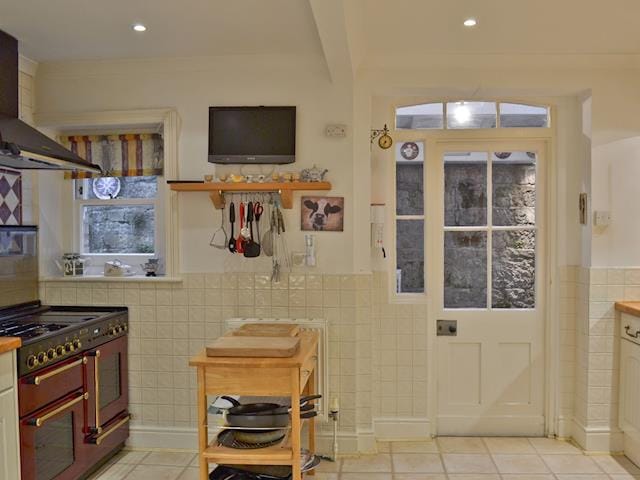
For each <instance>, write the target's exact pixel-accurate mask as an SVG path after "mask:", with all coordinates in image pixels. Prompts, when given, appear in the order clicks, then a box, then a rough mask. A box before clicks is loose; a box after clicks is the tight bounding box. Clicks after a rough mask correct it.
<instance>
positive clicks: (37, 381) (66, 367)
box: [27, 357, 87, 385]
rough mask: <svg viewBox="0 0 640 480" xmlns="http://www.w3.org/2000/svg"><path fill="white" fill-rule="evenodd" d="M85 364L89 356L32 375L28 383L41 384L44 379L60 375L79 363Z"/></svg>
mask: <svg viewBox="0 0 640 480" xmlns="http://www.w3.org/2000/svg"><path fill="white" fill-rule="evenodd" d="M83 364H84V365H86V364H87V357H82V358H79V359H78V360H76V361H75V362H71V363H68V364H66V365H63V366H62V367H60V368H56V369H55V370H51V371H50V372H47V373H45V374H42V375H36V376H35V377H31V378H29V379H27V383H29V384H32V385H40V384H41V383H42V382H43V381H44V380H47V379H48V378H51V377H55V376H56V375H60V374H61V373H64V372H66V371H67V370H71V369H72V368H74V367H77V366H78V365H83Z"/></svg>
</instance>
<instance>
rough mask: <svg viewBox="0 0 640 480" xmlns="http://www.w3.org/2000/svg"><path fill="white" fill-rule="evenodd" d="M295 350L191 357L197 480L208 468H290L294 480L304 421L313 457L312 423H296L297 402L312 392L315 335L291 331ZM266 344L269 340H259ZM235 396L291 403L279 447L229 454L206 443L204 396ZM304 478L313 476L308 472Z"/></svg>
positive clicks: (297, 473)
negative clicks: (289, 353)
mask: <svg viewBox="0 0 640 480" xmlns="http://www.w3.org/2000/svg"><path fill="white" fill-rule="evenodd" d="M296 333H297V337H298V338H299V339H300V343H299V347H298V349H297V351H296V352H295V353H294V354H293V356H290V357H249V356H247V357H245V356H234V357H232V356H225V357H222V356H207V350H203V351H202V352H201V353H200V354H199V355H196V356H195V357H193V358H191V360H190V361H189V365H191V366H192V367H196V368H197V370H198V449H199V460H200V480H207V479H208V475H209V463H217V464H224V465H291V467H292V473H293V476H292V478H293V480H300V479H301V478H302V473H301V458H300V449H301V440H300V437H301V432H302V423H303V422H309V425H308V432H309V450H310V452H311V453H315V421H314V420H315V419H314V418H310V419H306V420H301V418H300V397H301V396H302V395H313V394H315V393H316V385H315V375H314V371H315V369H316V364H317V361H318V333H317V332H311V331H302V332H299V333H298V332H297V331H296ZM265 340H266V341H269V338H265ZM208 395H210V396H218V395H241V396H243V395H244V396H274V397H290V398H291V431H290V433H289V434H288V435H286V436H285V438H284V439H283V442H281V443H280V444H278V445H274V446H271V447H266V448H257V449H246V450H243V449H234V448H228V447H224V446H221V445H218V442H217V441H216V440H214V441H213V442H212V443H211V444H209V426H208V420H207V407H208V401H207V396H208ZM307 475H313V471H311V472H308V473H307Z"/></svg>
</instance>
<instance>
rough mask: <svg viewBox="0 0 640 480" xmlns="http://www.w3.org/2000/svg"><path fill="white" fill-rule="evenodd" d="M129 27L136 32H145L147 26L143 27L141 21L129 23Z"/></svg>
mask: <svg viewBox="0 0 640 480" xmlns="http://www.w3.org/2000/svg"><path fill="white" fill-rule="evenodd" d="M131 28H133V29H134V30H135V31H136V32H146V31H147V27H145V26H144V25H143V24H141V23H134V24H133V25H131Z"/></svg>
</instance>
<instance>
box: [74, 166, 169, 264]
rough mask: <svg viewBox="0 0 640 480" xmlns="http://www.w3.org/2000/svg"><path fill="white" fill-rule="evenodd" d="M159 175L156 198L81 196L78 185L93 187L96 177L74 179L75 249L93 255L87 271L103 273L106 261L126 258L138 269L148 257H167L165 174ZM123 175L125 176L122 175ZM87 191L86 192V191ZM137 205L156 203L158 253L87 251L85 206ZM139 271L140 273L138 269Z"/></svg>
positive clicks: (156, 244) (155, 229) (87, 255)
mask: <svg viewBox="0 0 640 480" xmlns="http://www.w3.org/2000/svg"><path fill="white" fill-rule="evenodd" d="M152 176H154V177H156V181H157V185H158V189H157V193H156V196H155V197H153V198H112V199H108V200H101V199H99V198H79V197H78V188H79V184H80V182H82V183H83V184H84V185H83V186H87V187H91V182H92V181H93V180H94V178H87V179H76V180H73V183H74V199H73V211H74V214H73V216H74V235H73V240H74V243H73V245H74V252H78V253H80V255H82V256H83V257H84V258H87V259H89V264H88V267H87V269H86V270H87V272H88V274H89V275H92V274H93V275H99V274H100V273H101V272H102V269H103V265H104V263H105V262H107V261H111V260H115V259H118V260H122V261H123V262H124V263H126V264H128V265H131V266H132V267H133V268H134V271H135V272H138V271H139V270H140V264H142V263H145V262H146V261H147V259H149V258H154V257H160V258H165V252H166V249H165V245H164V235H163V232H164V222H163V219H164V201H163V200H164V199H163V196H162V195H161V189H160V185H161V183H164V177H163V176H160V175H152ZM120 178H121V177H120ZM84 195H86V194H84ZM109 205H113V206H121V207H124V206H129V205H131V206H135V205H152V206H153V207H154V212H153V213H154V253H90V252H84V251H83V249H84V234H85V226H86V225H85V223H84V221H83V209H84V207H86V206H109ZM136 274H138V273H136Z"/></svg>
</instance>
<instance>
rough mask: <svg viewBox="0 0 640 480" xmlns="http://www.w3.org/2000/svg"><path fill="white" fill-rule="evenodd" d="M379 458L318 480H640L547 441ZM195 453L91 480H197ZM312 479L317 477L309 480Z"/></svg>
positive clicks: (440, 446)
mask: <svg viewBox="0 0 640 480" xmlns="http://www.w3.org/2000/svg"><path fill="white" fill-rule="evenodd" d="M378 449H379V453H378V454H377V455H367V456H364V455H363V456H361V457H357V458H344V459H343V460H340V461H339V462H336V463H332V462H323V463H322V464H321V465H320V467H319V468H318V473H317V474H316V476H315V479H316V480H447V479H448V480H640V468H638V467H636V466H635V465H634V464H632V463H631V462H630V461H629V460H628V459H626V458H625V457H623V456H609V455H593V456H587V455H584V454H583V452H582V451H581V450H580V449H578V448H576V447H574V446H573V445H571V444H570V443H567V442H562V441H558V440H551V439H547V438H475V437H474V438H471V437H440V438H438V439H436V440H434V441H431V442H392V443H380V444H379V448H378ZM196 462H197V460H196V456H195V454H193V453H179V452H156V451H154V452H143V451H128V452H122V453H121V454H119V455H118V456H117V457H116V458H114V459H113V460H112V461H111V462H110V463H109V464H108V465H106V466H105V467H104V468H103V469H102V470H101V471H100V472H98V473H97V474H96V475H95V476H94V477H93V478H92V480H197V478H198V475H197V474H198V469H197V464H196ZM309 478H313V477H309Z"/></svg>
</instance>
